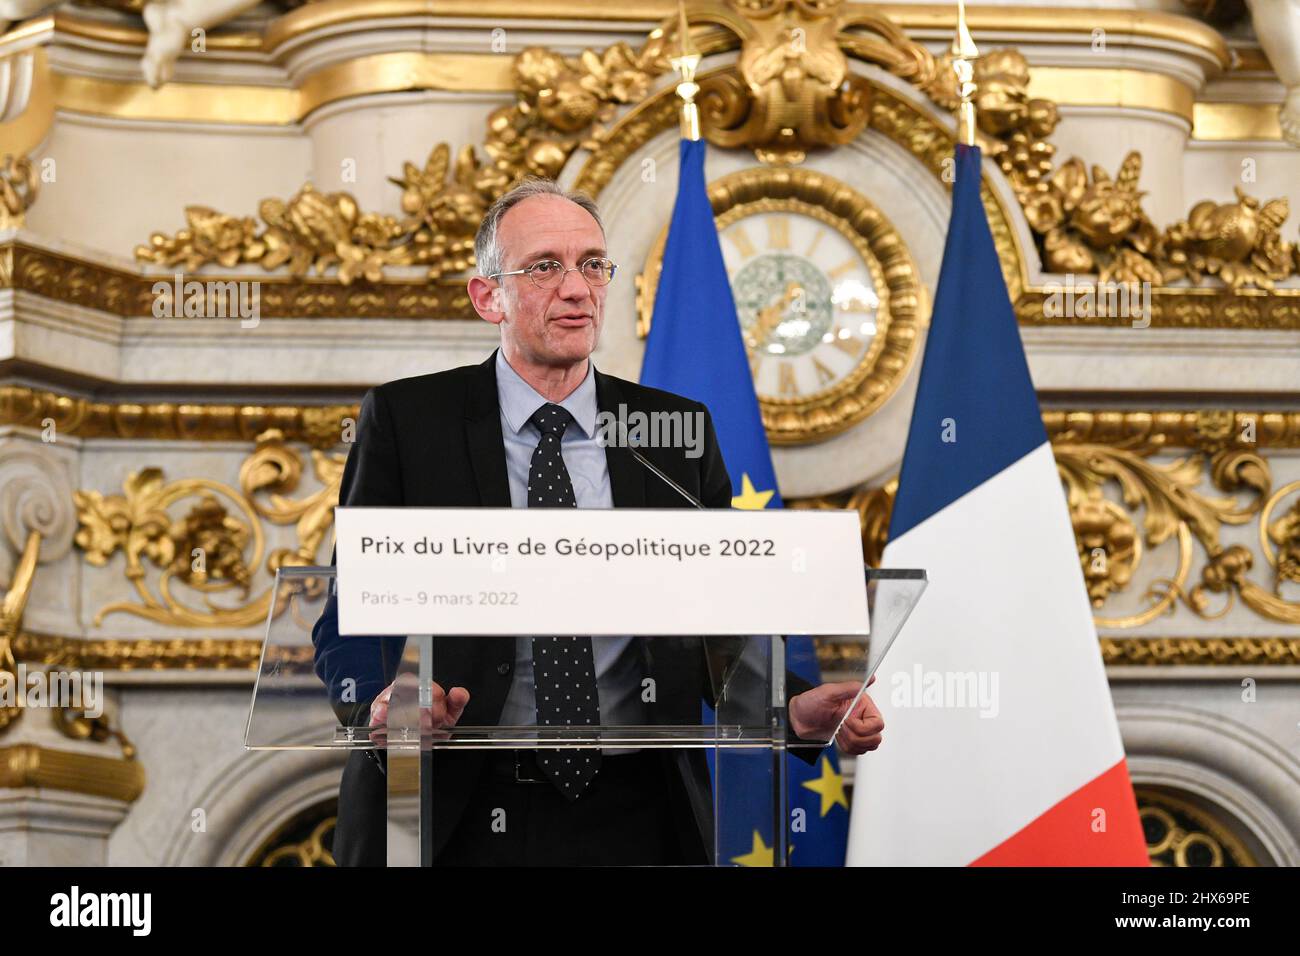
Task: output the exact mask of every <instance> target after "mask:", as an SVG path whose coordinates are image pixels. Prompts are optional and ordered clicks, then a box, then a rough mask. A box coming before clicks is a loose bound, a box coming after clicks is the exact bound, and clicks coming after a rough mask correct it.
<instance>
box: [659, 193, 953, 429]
mask: <svg viewBox="0 0 1300 956" xmlns="http://www.w3.org/2000/svg"><path fill="white" fill-rule="evenodd" d="M709 202H710V203H711V204H712V206H713V214H714V219H715V222H716V223H717V227H718V230H719V231H721V230H723V229H725V228H726V227H727V226H728V225H730V224H731V223H733V222H735V221H736V220H738V219H741V218H744V217H746V216H751V215H755V214H760V213H771V212H793V213H797V214H799V215H804V216H809V217H811V218H814V219H817V220H818V221H820V222H822V223H824V224H826V225H828V226H830V227H832V228H834V229H835V230H836V231H838V232H839V233H840V234H841V235H843V236H844V237H845V238H846V239H847V240H848V241H849V242H850V243H851V244H852V245H853V247H854V249H855V250H856V251H857V253H858V255H859V256H860V257H861V258H862V261H863V262H865V263H866V264H867V268H868V269H869V270H870V272H871V274H872V278H873V280H874V281H875V283H876V294H877V295H878V296H879V298H880V305H879V308H878V310H877V313H876V334H875V336H874V337H873V338H872V340H871V342H870V344H869V345H868V347H867V349H866V352H865V354H864V355H863V357H862V358H861V359H860V360H859V362H858V364H857V365H856V366H855V367H854V369H853V371H851V372H850V373H849V374H848V375H847V376H845V377H844V378H843V379H842V380H841V381H839V382H837V383H835V384H834V385H832V386H831V387H830V388H827V389H825V390H823V391H819V392H815V393H813V394H811V395H808V396H806V397H801V398H774V397H767V396H762V395H760V396H759V405H760V407H761V410H762V414H763V425H764V427H765V428H766V430H767V437H768V441H769V442H771V443H772V444H775V445H798V444H805V443H809V442H817V441H823V440H825V439H827V438H831V437H833V436H835V435H838V434H840V433H842V432H844V431H846V430H848V429H849V428H852V427H853V426H854V425H856V424H858V423H859V422H861V421H863V420H864V419H866V418H867V417H868V416H870V415H871V414H872V413H874V412H875V411H876V410H877V409H879V408H880V407H881V406H882V405H883V404H884V403H885V402H886V401H887V400H888V399H889V397H890V396H891V395H893V394H894V392H895V391H897V389H898V386H899V385H900V384H901V383H902V380H903V378H904V377H905V376H906V375H907V371H908V369H909V368H910V367H911V365H912V362H913V361H914V360H915V358H916V353H917V349H918V346H919V343H920V335H919V334H918V333H919V332H920V331H921V329H923V328H924V327H925V324H926V322H927V319H928V299H927V296H926V292H925V286H924V285H923V284H922V282H921V279H920V273H919V272H918V270H917V268H916V263H915V261H914V260H913V259H912V255H911V253H910V252H909V251H908V248H907V245H906V244H905V243H904V242H903V239H902V237H901V236H900V235H899V233H898V231H897V230H896V229H895V228H894V225H893V223H891V222H890V221H889V219H888V218H887V217H886V216H885V215H884V214H883V213H882V212H881V211H880V210H879V209H877V208H876V207H875V206H874V205H873V204H872V203H871V202H870V201H869V200H868V199H867V198H866V197H864V196H863V195H862V194H861V193H859V192H857V191H856V190H855V189H853V188H852V187H851V186H849V185H848V184H846V183H843V182H841V181H840V180H838V179H835V178H834V177H832V176H828V175H826V174H825V173H819V172H813V171H810V170H805V169H792V168H785V167H777V168H754V169H745V170H741V171H739V172H736V173H731V174H729V175H727V176H724V177H722V178H721V179H719V180H717V181H716V182H714V183H711V184H710V185H709ZM667 239H668V227H667V226H665V227H664V228H663V229H662V230H660V233H659V236H658V238H657V239H656V240H655V243H654V245H653V246H652V247H651V251H650V255H649V256H648V257H647V259H646V265H645V269H644V271H643V272H642V273H641V275H639V276H637V280H636V282H637V309H636V312H637V335H638V336H641V337H644V336H646V335H647V334H648V333H649V331H650V321H651V316H652V315H653V314H654V299H655V292H656V290H657V289H658V286H659V276H660V273H661V272H662V269H663V252H664V245H665V243H666V242H667Z"/></svg>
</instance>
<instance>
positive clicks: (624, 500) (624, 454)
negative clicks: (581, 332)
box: [596, 369, 646, 508]
mask: <svg viewBox="0 0 1300 956" xmlns="http://www.w3.org/2000/svg"><path fill="white" fill-rule="evenodd" d="M624 401H625V399H624V398H623V390H622V389H621V388H619V387H618V383H617V382H615V381H614V379H612V378H611V377H610V376H608V375H605V374H603V373H602V372H601V371H600V370H599V369H597V370H596V407H597V408H598V409H600V411H602V412H608V413H609V414H610V415H617V414H618V411H619V408H618V406H619V404H620V403H623V402H624ZM605 465H606V467H607V468H608V469H609V487H610V491H611V492H612V494H613V497H614V507H615V508H644V507H645V506H646V497H645V479H646V470H645V467H644V466H643V465H642V464H641V463H640V462H638V461H637V460H636V459H635V458H633V457H632V453H631V452H630V451H628V450H627V449H626V448H624V447H622V446H621V445H606V446H605Z"/></svg>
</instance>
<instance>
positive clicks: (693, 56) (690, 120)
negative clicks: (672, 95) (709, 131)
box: [670, 0, 701, 142]
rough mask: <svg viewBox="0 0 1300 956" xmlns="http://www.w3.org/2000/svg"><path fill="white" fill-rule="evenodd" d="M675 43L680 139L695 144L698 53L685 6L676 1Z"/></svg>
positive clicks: (696, 133)
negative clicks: (680, 111) (679, 107)
mask: <svg viewBox="0 0 1300 956" xmlns="http://www.w3.org/2000/svg"><path fill="white" fill-rule="evenodd" d="M677 41H678V44H679V48H680V50H681V52H680V53H679V54H678V55H677V56H675V57H672V58H671V60H670V62H671V63H672V65H673V69H674V70H676V71H677V73H678V75H679V76H681V82H680V83H678V84H677V95H678V96H680V97H681V98H682V139H688V140H690V141H691V142H696V141H698V140H699V138H700V108H699V107H698V106H696V105H695V95H696V94H697V93H699V92H700V85H699V84H698V83H696V82H695V71H696V69H697V68H698V67H699V65H700V59H701V57H700V51H699V50H697V49H696V48H695V45H694V44H693V43H691V30H690V27H689V26H688V25H687V23H686V4H685V3H684V2H683V0H677Z"/></svg>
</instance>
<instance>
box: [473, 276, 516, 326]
mask: <svg viewBox="0 0 1300 956" xmlns="http://www.w3.org/2000/svg"><path fill="white" fill-rule="evenodd" d="M467 288H468V290H469V301H470V302H472V303H473V305H474V311H475V312H477V313H478V314H479V315H480V316H481V317H482V318H483V319H484V320H485V321H488V322H491V323H492V324H493V325H500V324H501V321H502V320H503V319H504V318H505V317H506V304H505V301H504V299H505V294H506V290H505V289H503V288H502V287H501V283H500V282H497V281H495V280H493V279H485V278H484V277H483V276H474V277H473V278H472V279H470V280H469V285H468V287H467Z"/></svg>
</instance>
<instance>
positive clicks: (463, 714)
mask: <svg viewBox="0 0 1300 956" xmlns="http://www.w3.org/2000/svg"><path fill="white" fill-rule="evenodd" d="M475 251H476V255H477V260H478V266H479V269H480V272H481V274H480V275H476V276H474V277H473V278H472V279H470V281H469V295H470V299H471V301H472V302H473V304H474V308H475V310H476V311H477V312H478V314H479V315H480V316H481V317H482V318H483V319H485V320H486V321H488V322H491V323H493V324H494V325H497V326H498V327H499V328H500V332H501V346H500V348H499V349H497V350H495V351H494V352H493V353H492V355H491V356H489V357H488V359H487V360H486V361H484V362H483V363H482V364H479V365H469V366H463V367H461V368H455V369H451V370H449V371H445V372H439V373H436V374H432V375H424V376H419V377H415V378H408V379H402V380H400V381H395V382H389V383H388V384H386V385H381V386H378V387H376V388H373V389H371V390H370V391H369V392H368V393H367V394H366V396H365V399H364V401H363V402H362V406H361V417H360V421H359V422H358V428H357V441H356V443H355V444H354V445H353V447H352V449H351V451H350V453H349V455H348V460H347V465H346V467H345V469H344V474H343V480H342V487H341V489H340V501H341V503H342V504H344V505H347V506H353V507H355V506H387V507H393V506H411V507H435V506H444V507H450V506H458V507H474V506H478V507H511V506H513V507H517V508H522V507H579V508H608V507H619V508H680V507H683V506H684V505H685V502H684V500H683V498H682V497H681V496H680V495H679V493H678V492H677V491H676V490H674V489H673V488H672V487H670V486H669V485H668V483H666V482H664V481H662V480H661V479H660V478H659V477H658V476H655V475H653V474H651V473H650V472H649V471H648V470H647V469H646V468H645V467H644V466H643V465H642V464H641V463H640V462H637V461H636V460H635V459H634V458H633V457H632V455H631V453H630V452H629V451H628V449H627V448H626V447H622V446H620V445H618V444H617V443H615V444H609V445H608V446H606V445H605V444H604V443H602V442H601V441H600V440H599V438H598V436H597V429H596V417H597V415H598V413H599V412H602V411H603V412H610V413H615V412H617V411H618V410H619V409H620V406H623V407H625V409H626V410H627V411H629V412H634V411H642V412H646V413H650V412H675V413H679V414H681V415H696V416H698V420H699V421H701V422H703V425H704V427H703V435H704V440H703V447H702V449H700V450H699V451H698V452H697V453H695V454H687V450H686V449H683V448H664V447H658V448H644V449H640V450H641V451H642V452H643V453H644V454H645V455H646V457H648V458H650V459H651V460H652V461H653V462H654V464H655V465H657V466H658V467H659V468H660V469H661V470H662V471H663V472H665V473H666V474H668V475H669V476H671V477H672V479H673V480H674V481H676V482H677V483H678V484H680V485H681V486H682V487H683V488H684V489H685V490H686V491H687V492H689V493H690V494H691V495H693V496H695V497H696V498H698V499H699V500H701V501H702V502H703V503H704V504H705V505H706V506H707V507H710V508H727V507H730V505H731V497H732V485H731V479H730V477H729V476H728V474H727V470H726V467H725V465H724V464H723V459H722V452H721V450H720V448H719V446H718V441H717V436H716V435H715V433H714V429H713V425H712V420H711V418H710V417H709V413H708V409H707V408H705V406H704V405H702V404H700V403H699V402H694V401H691V400H689V399H686V398H683V397H681V396H678V395H674V394H671V393H669V392H665V391H661V390H658V389H652V388H646V387H644V386H641V385H638V384H636V383H634V382H630V381H626V380H623V379H619V378H615V377H613V376H611V375H605V374H603V373H601V372H599V371H598V370H596V368H595V366H594V365H593V363H592V362H591V360H590V356H591V354H592V352H593V351H594V350H595V348H596V345H597V342H598V340H599V336H600V330H601V326H602V323H603V321H604V304H605V294H606V291H607V286H608V284H609V282H610V281H611V280H612V279H613V277H614V274H615V271H616V269H615V266H614V265H613V263H611V262H610V260H609V259H608V257H607V246H606V242H605V233H604V227H603V225H602V223H601V221H600V215H599V211H598V210H597V208H596V206H595V204H594V202H593V201H592V200H590V199H589V198H587V197H585V196H582V195H580V194H573V193H568V192H566V191H564V190H563V189H561V188H560V187H559V186H558V185H556V184H555V183H553V182H551V181H549V180H541V179H530V180H526V181H525V182H524V183H522V184H521V185H519V186H517V187H516V188H514V189H512V190H511V191H510V192H508V193H506V194H505V195H504V196H502V197H501V198H500V199H498V200H497V201H496V203H494V204H493V206H492V207H491V208H490V209H489V210H488V212H487V214H486V216H485V217H484V220H483V223H482V225H481V226H480V229H479V232H478V236H477V239H476V243H475ZM557 452H558V454H557ZM580 595H581V586H580V585H579V586H575V588H574V594H572V595H568V596H562V597H560V598H559V599H560V600H580V599H581V597H580ZM402 640H403V639H401V638H378V637H341V636H340V635H339V634H338V619H337V608H336V604H335V601H334V599H333V598H331V599H330V600H329V602H327V605H326V610H325V612H324V614H323V615H322V617H321V619H320V620H319V621H318V622H317V624H316V627H315V629H314V631H313V642H314V644H315V648H316V670H317V673H318V674H319V675H320V676H321V678H322V680H324V681H325V683H326V685H327V686H328V687H329V688H330V689H331V692H332V694H333V695H334V699H335V700H336V701H339V700H340V699H341V696H342V695H341V692H340V689H341V688H342V687H343V686H345V684H350V685H351V686H352V687H354V689H355V692H354V694H353V695H352V697H351V698H350V699H351V700H354V701H355V702H356V703H355V704H352V705H351V706H350V707H343V706H342V705H338V706H337V707H336V709H339V710H340V713H341V714H342V715H343V719H345V720H350V721H353V722H355V723H358V724H369V725H371V726H380V725H382V724H383V723H384V721H385V719H386V716H387V706H388V697H389V695H390V694H391V692H392V681H393V678H394V673H395V664H394V662H395V661H396V659H397V656H398V655H400V648H401V641H402ZM706 658H707V654H706V650H705V642H704V640H703V639H701V638H699V637H659V638H635V639H634V638H631V637H597V638H591V637H536V638H528V637H520V638H482V637H480V638H438V639H436V640H435V651H434V658H433V661H434V664H433V667H434V680H435V684H434V688H433V703H432V707H431V708H429V709H428V711H427V717H428V719H431V720H432V721H433V722H434V724H435V726H439V727H452V726H455V725H456V724H457V723H458V722H463V723H464V724H465V725H466V726H481V725H490V726H499V725H509V726H515V725H536V724H538V723H540V722H546V723H554V724H581V723H583V722H584V721H590V722H592V723H602V722H604V723H606V724H619V725H627V724H638V725H639V724H648V725H653V724H683V723H684V724H691V723H698V722H699V714H700V702H701V699H707V700H710V702H711V700H712V698H711V687H712V685H711V682H710V673H711V670H710V663H709V660H708V659H706ZM556 660H559V661H562V662H563V663H564V667H565V668H566V670H565V673H569V671H568V670H567V668H569V667H572V673H574V674H577V675H578V676H577V677H576V678H561V677H560V676H559V674H560V670H561V668H556V667H549V668H548V663H547V662H548V661H556ZM565 679H567V680H569V681H570V683H569V684H568V685H564V686H561V682H562V681H563V680H565ZM647 679H648V680H650V681H652V682H653V686H654V687H655V693H654V694H653V695H650V697H651V699H649V700H647V699H644V698H645V697H646V695H644V694H643V693H642V689H643V687H644V686H646V685H645V684H644V683H643V682H644V681H646V680H647ZM787 687H788V697H789V703H788V711H789V720H790V727H791V729H792V731H793V732H794V735H795V737H796V739H805V740H807V741H824V740H827V739H828V738H829V736H830V735H831V734H832V733H833V732H834V731H835V728H836V726H837V725H838V724H839V723H840V719H841V717H843V715H844V713H845V710H846V709H847V708H848V707H849V706H850V705H851V702H852V699H853V697H854V696H855V695H856V693H857V690H858V688H859V685H858V684H854V683H851V682H850V683H841V684H823V685H821V686H819V687H812V686H810V685H808V684H807V683H806V682H803V681H801V680H799V679H798V678H797V677H795V676H794V675H793V674H790V675H787ZM552 691H555V692H556V693H555V695H554V697H552V694H551V692H552ZM559 691H572V692H573V693H559ZM583 691H586V693H583ZM561 698H564V699H565V700H569V699H572V700H577V701H579V703H577V704H573V703H569V704H565V705H559V704H555V703H552V701H553V700H556V701H558V700H560V699H561ZM345 712H346V713H345ZM539 717H541V720H540V721H539ZM883 727H884V722H883V720H882V719H881V718H880V713H879V711H878V710H877V708H876V707H875V704H874V703H873V702H872V701H871V699H870V697H868V696H867V695H865V694H864V695H863V697H862V698H861V700H860V701H859V702H858V705H857V707H856V708H855V712H854V713H853V714H851V715H850V716H849V717H848V719H847V720H846V721H845V722H844V726H843V727H842V728H841V729H840V731H839V736H838V738H837V739H838V741H839V743H840V745H841V746H842V747H844V748H845V749H846V750H847V751H848V752H849V753H853V754H860V753H865V752H866V751H868V750H874V749H875V748H876V747H877V746H879V744H880V742H881V731H882V729H883ZM794 752H795V753H799V754H801V755H803V757H804V759H806V760H809V761H813V760H815V759H816V757H817V749H816V748H815V747H803V748H795V750H794ZM431 759H432V761H433V773H434V780H435V785H434V788H433V794H434V795H433V803H434V806H433V820H434V836H433V846H434V858H435V862H436V863H438V864H449V865H474V864H504V865H533V864H559V865H579V864H604V865H623V864H650V865H654V864H690V863H706V862H710V857H711V854H712V837H711V829H712V805H711V796H710V784H709V775H708V769H707V766H706V763H705V758H704V753H703V751H701V750H699V749H655V748H645V749H639V750H638V749H636V748H604V749H603V750H585V751H563V750H554V749H523V750H518V751H501V750H497V751H486V750H459V751H455V750H453V751H447V750H439V751H436V752H435V753H434V754H433V755H432V757H431ZM382 764H383V761H382V759H381V755H376V754H375V753H374V752H361V751H358V752H355V753H353V754H351V755H350V756H349V760H348V763H347V766H346V768H345V770H344V774H343V779H342V782H341V785H340V789H339V819H338V824H337V826H336V829H335V838H334V855H335V858H336V860H337V861H338V862H339V863H340V864H341V865H382V864H383V862H384V853H385V837H384V826H385V816H384V807H385V781H384V776H383V766H382ZM502 813H504V819H505V821H506V826H505V830H504V832H501V828H500V827H499V826H493V823H494V821H497V822H499V821H500V820H501V819H502Z"/></svg>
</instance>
